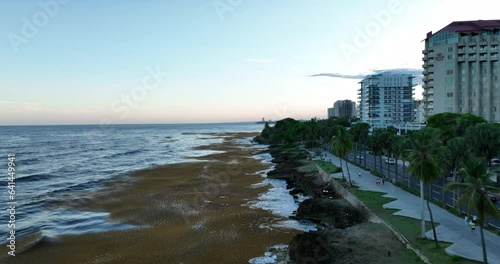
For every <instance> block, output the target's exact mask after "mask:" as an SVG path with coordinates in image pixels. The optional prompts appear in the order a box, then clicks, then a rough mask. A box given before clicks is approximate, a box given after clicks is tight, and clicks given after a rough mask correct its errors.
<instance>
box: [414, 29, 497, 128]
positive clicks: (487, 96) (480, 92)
mask: <svg viewBox="0 0 500 264" xmlns="http://www.w3.org/2000/svg"><path fill="white" fill-rule="evenodd" d="M499 41H500V20H478V21H456V22H452V23H451V24H449V25H448V26H446V27H444V28H443V29H441V30H439V31H438V32H436V33H434V34H432V32H429V33H428V34H427V37H426V39H425V49H424V51H423V55H424V56H423V61H424V64H423V69H424V71H423V75H424V78H423V90H424V91H423V103H424V109H425V117H426V118H428V117H429V116H432V115H433V114H438V113H443V112H453V113H471V114H474V115H478V116H481V117H483V118H485V119H486V120H488V121H490V122H500V97H499V96H500V80H499V79H500V66H499V62H498V59H499V54H498V52H499V47H498V45H499Z"/></svg>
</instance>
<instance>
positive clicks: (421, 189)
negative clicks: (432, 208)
mask: <svg viewBox="0 0 500 264" xmlns="http://www.w3.org/2000/svg"><path fill="white" fill-rule="evenodd" d="M420 228H421V231H422V238H425V211H424V182H423V181H422V180H420Z"/></svg>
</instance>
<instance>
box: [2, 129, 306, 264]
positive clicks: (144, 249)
mask: <svg viewBox="0 0 500 264" xmlns="http://www.w3.org/2000/svg"><path fill="white" fill-rule="evenodd" d="M254 135H256V134H252V133H229V134H227V133H226V134H215V136H218V137H223V138H224V140H223V142H222V143H220V144H212V145H209V146H203V147H200V148H199V149H204V150H217V151H224V153H217V154H211V155H207V156H203V157H198V158H197V159H199V160H200V162H191V163H180V164H173V165H166V166H162V167H157V168H152V169H147V170H143V171H139V172H136V173H133V174H132V175H130V176H127V177H123V178H121V179H119V180H116V181H113V182H110V183H107V184H105V185H104V186H103V187H102V188H100V189H99V190H98V191H95V192H90V193H86V194H84V195H83V194H82V195H83V196H84V197H83V198H79V199H73V200H68V201H67V202H65V203H64V204H54V205H53V206H54V207H65V208H68V209H70V210H71V209H77V210H85V211H103V212H109V213H111V219H110V220H111V221H116V222H119V223H125V224H131V225H135V226H138V227H137V228H133V229H126V230H121V231H107V232H101V233H91V234H85V235H76V236H62V237H59V238H58V239H57V240H55V241H43V242H41V243H38V244H37V245H35V246H34V247H32V248H30V249H28V250H26V251H24V252H22V253H20V254H18V255H17V256H16V257H11V258H8V259H7V260H8V263H248V261H249V259H251V258H254V257H259V256H262V255H264V252H265V251H266V249H267V248H268V247H271V246H273V245H276V244H288V243H289V242H290V241H291V240H292V238H293V237H294V236H295V235H296V234H298V233H301V232H300V231H296V230H292V229H273V230H272V229H263V228H260V227H259V226H260V225H262V224H266V223H270V222H273V221H274V220H275V219H276V217H275V216H273V215H272V214H271V213H270V212H268V211H264V210H260V209H251V208H249V207H248V206H242V205H245V204H247V202H248V201H252V200H257V197H258V195H259V194H260V193H263V192H265V191H266V190H267V188H268V187H261V188H252V187H250V186H251V185H252V184H255V183H260V182H262V180H263V179H262V176H261V175H259V174H257V172H258V171H262V170H265V169H268V168H269V165H266V164H263V163H261V162H260V160H256V159H254V158H252V153H251V152H253V151H256V150H255V149H252V148H249V144H244V143H241V142H240V141H237V139H241V138H247V137H250V136H254ZM211 136H214V134H212V135H211ZM110 166H112V164H110ZM79 197H81V196H79ZM2 261H5V259H3V260H2Z"/></svg>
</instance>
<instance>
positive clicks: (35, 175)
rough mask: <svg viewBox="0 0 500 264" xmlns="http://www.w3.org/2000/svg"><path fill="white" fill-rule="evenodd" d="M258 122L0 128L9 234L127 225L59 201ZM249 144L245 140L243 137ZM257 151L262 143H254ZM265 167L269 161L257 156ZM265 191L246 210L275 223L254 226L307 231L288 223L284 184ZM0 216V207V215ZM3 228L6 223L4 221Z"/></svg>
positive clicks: (290, 203)
mask: <svg viewBox="0 0 500 264" xmlns="http://www.w3.org/2000/svg"><path fill="white" fill-rule="evenodd" d="M262 128H263V125H262V124H254V123H221V124H170V125H114V126H105V127H103V126H99V125H73V126H69V125H68V126H3V127H0V155H1V158H0V169H1V170H3V171H4V173H3V174H4V176H3V177H1V178H0V186H4V187H3V188H1V189H3V190H4V191H1V192H0V198H1V201H2V204H3V205H4V208H5V209H7V208H8V206H7V204H8V202H9V201H11V200H9V194H8V189H7V186H8V171H7V169H8V166H9V165H8V162H9V161H8V155H15V162H14V164H15V191H16V192H15V199H14V201H15V202H17V204H16V215H15V217H16V237H18V238H19V237H24V236H29V235H41V236H42V237H54V238H56V237H58V236H61V235H78V234H84V233H92V232H101V231H108V230H115V229H125V228H131V227H132V226H129V225H125V224H120V223H117V222H112V221H108V217H109V213H106V212H89V211H77V210H68V209H63V208H64V207H61V206H58V205H64V202H65V200H68V199H75V198H76V199H78V195H80V194H82V193H85V192H86V191H90V190H95V189H96V188H99V187H100V186H102V184H104V183H106V182H110V181H113V180H115V179H117V178H119V177H124V176H126V175H128V174H130V173H132V172H134V171H138V170H142V169H146V168H151V167H155V166H161V165H166V164H174V163H181V162H188V161H196V160H195V159H193V158H192V157H200V156H205V155H208V154H211V153H213V152H214V151H209V150H195V149H194V148H196V147H198V146H202V145H208V144H212V143H219V142H221V141H222V139H221V138H220V137H215V136H210V134H206V133H223V132H260V131H261V130H262ZM243 140H245V141H248V142H249V141H250V140H251V139H250V138H247V139H243ZM261 147H262V148H264V147H265V146H261ZM256 158H257V159H261V160H262V162H265V163H266V162H267V163H270V159H271V158H270V156H269V155H268V154H262V155H258V156H256ZM266 172H267V171H263V172H261V174H262V176H263V181H262V183H261V184H258V186H254V187H256V188H257V187H261V186H262V185H268V186H269V190H268V191H267V192H265V193H262V194H261V195H260V196H259V198H258V199H257V200H255V201H249V202H248V204H247V205H246V206H249V207H250V208H256V209H264V210H268V211H271V212H272V213H273V214H274V215H276V217H277V218H279V219H280V220H279V221H273V222H272V223H269V225H263V226H262V227H261V228H293V229H296V230H302V231H307V230H314V229H315V228H314V226H312V225H310V224H304V223H299V222H297V221H294V220H289V219H288V216H290V215H291V214H293V211H294V210H295V209H296V208H297V202H298V201H295V200H294V199H293V198H292V196H290V195H289V194H288V190H286V184H285V183H284V181H279V180H271V179H266V178H265V175H266ZM3 211H4V212H6V211H5V210H3ZM8 220H9V214H8V213H2V214H0V223H1V224H0V238H1V239H2V241H6V239H7V236H8V232H9V230H8V228H7V224H6V223H7V222H8ZM4 223H5V224H4Z"/></svg>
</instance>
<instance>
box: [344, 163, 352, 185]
mask: <svg viewBox="0 0 500 264" xmlns="http://www.w3.org/2000/svg"><path fill="white" fill-rule="evenodd" d="M345 167H346V169H347V176H348V177H349V185H351V187H352V181H351V173H350V172H349V164H347V160H346V161H345Z"/></svg>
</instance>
